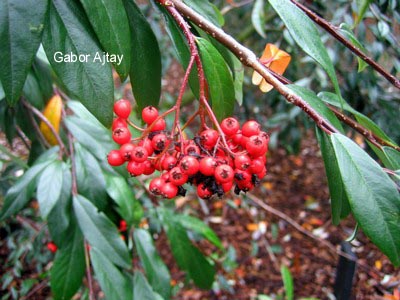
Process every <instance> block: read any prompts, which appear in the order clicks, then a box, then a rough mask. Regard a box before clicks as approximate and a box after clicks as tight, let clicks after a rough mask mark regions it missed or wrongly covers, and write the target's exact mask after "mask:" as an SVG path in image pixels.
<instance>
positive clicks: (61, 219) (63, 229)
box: [47, 164, 72, 247]
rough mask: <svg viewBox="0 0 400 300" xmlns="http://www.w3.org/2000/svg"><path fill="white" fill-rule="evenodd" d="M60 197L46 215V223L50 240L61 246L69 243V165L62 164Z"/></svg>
mask: <svg viewBox="0 0 400 300" xmlns="http://www.w3.org/2000/svg"><path fill="white" fill-rule="evenodd" d="M62 182H63V184H62V189H61V194H60V197H59V199H58V201H57V205H55V206H54V207H53V209H52V210H51V211H50V213H49V215H48V217H47V224H48V228H49V232H50V235H51V238H52V240H53V241H54V242H55V243H56V244H57V245H58V246H59V247H63V245H64V244H65V243H69V240H68V237H67V236H68V233H69V231H70V229H69V228H70V227H69V226H70V223H71V222H70V219H71V207H72V197H71V196H72V194H71V188H72V178H71V170H70V166H69V165H67V164H63V180H62Z"/></svg>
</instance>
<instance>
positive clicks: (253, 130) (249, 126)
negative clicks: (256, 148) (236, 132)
mask: <svg viewBox="0 0 400 300" xmlns="http://www.w3.org/2000/svg"><path fill="white" fill-rule="evenodd" d="M260 131H261V125H260V124H259V123H258V122H257V121H254V120H250V121H247V122H246V123H244V124H243V126H242V134H243V135H244V136H247V137H251V136H252V135H258V134H259V133H260Z"/></svg>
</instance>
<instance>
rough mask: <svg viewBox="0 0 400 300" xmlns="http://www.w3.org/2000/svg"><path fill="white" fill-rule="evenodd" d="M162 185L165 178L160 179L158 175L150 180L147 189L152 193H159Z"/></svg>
mask: <svg viewBox="0 0 400 300" xmlns="http://www.w3.org/2000/svg"><path fill="white" fill-rule="evenodd" d="M163 185H165V180H164V179H162V178H160V177H156V178H153V179H152V180H151V181H150V185H149V190H150V192H152V193H153V194H154V195H161V188H162V186H163Z"/></svg>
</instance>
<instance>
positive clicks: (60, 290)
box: [50, 221, 85, 300]
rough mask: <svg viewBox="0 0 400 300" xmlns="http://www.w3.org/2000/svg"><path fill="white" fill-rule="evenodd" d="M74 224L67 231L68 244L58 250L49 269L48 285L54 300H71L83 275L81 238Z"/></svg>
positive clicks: (83, 255) (83, 259)
mask: <svg viewBox="0 0 400 300" xmlns="http://www.w3.org/2000/svg"><path fill="white" fill-rule="evenodd" d="M75 222H76V221H75ZM75 222H73V223H72V224H73V226H71V227H70V229H69V232H68V236H67V241H68V242H67V243H65V245H64V247H60V248H59V249H58V251H57V254H56V258H55V260H54V264H53V267H52V268H51V275H50V285H51V290H52V292H53V296H54V299H55V300H68V299H71V298H72V296H73V295H75V293H76V292H77V291H78V289H79V287H80V286H81V284H82V279H83V276H84V274H85V254H84V242H83V236H82V233H81V231H80V230H79V227H78V226H77V225H76V223H75Z"/></svg>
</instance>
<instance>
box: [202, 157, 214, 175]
mask: <svg viewBox="0 0 400 300" xmlns="http://www.w3.org/2000/svg"><path fill="white" fill-rule="evenodd" d="M216 167H217V162H216V161H215V159H214V158H213V157H211V156H206V157H204V158H202V159H201V160H200V164H199V171H200V173H202V174H203V175H206V176H212V175H214V172H215V168H216Z"/></svg>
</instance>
